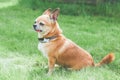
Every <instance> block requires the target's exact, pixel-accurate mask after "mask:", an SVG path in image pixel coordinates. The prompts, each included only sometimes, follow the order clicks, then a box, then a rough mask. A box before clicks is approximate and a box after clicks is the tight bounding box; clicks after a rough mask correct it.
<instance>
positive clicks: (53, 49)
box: [33, 8, 114, 75]
mask: <svg viewBox="0 0 120 80" xmlns="http://www.w3.org/2000/svg"><path fill="white" fill-rule="evenodd" d="M59 11H60V9H59V8H57V9H55V10H54V11H51V9H47V10H46V11H45V12H44V13H43V14H42V15H41V16H39V17H38V18H37V19H36V20H35V24H34V25H33V27H34V29H35V31H37V32H38V39H39V44H38V49H39V50H40V51H41V52H42V53H43V55H45V56H46V57H47V58H48V66H49V71H48V74H49V75H50V74H51V73H52V71H53V69H54V66H55V64H59V65H61V66H63V67H67V68H71V69H74V70H79V69H82V68H85V67H87V66H100V65H102V64H107V63H110V62H112V61H113V60H114V54H112V53H111V54H108V55H107V56H105V57H104V58H103V59H102V60H101V61H100V62H99V63H98V64H95V63H94V61H93V58H92V56H91V55H90V54H89V53H88V52H87V51H85V50H84V49H82V48H81V47H79V46H78V45H76V44H75V43H74V42H72V41H71V40H69V39H67V38H66V37H65V36H64V35H62V30H61V29H60V27H59V24H58V22H57V17H58V14H59Z"/></svg>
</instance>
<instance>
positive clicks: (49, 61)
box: [48, 57, 56, 75]
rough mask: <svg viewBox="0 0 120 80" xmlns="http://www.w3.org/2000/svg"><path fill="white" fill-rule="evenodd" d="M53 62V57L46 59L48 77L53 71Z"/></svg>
mask: <svg viewBox="0 0 120 80" xmlns="http://www.w3.org/2000/svg"><path fill="white" fill-rule="evenodd" d="M55 61H56V59H55V58H54V57H49V58H48V67H49V70H48V75H51V74H52V72H53V70H54V66H55Z"/></svg>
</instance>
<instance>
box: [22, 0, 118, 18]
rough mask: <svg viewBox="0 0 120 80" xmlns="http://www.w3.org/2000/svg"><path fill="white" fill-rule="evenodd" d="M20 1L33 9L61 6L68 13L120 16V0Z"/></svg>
mask: <svg viewBox="0 0 120 80" xmlns="http://www.w3.org/2000/svg"><path fill="white" fill-rule="evenodd" d="M20 3H21V4H22V5H24V6H26V7H29V8H31V9H33V10H37V9H42V10H45V9H47V8H48V7H51V8H56V7H59V8H61V13H62V14H67V15H75V16H76V15H103V16H120V0H21V1H20Z"/></svg>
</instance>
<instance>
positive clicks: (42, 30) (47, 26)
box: [33, 8, 61, 37]
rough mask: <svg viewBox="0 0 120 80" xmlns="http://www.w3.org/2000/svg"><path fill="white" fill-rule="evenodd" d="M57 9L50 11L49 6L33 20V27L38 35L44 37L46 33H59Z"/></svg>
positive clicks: (51, 34)
mask: <svg viewBox="0 0 120 80" xmlns="http://www.w3.org/2000/svg"><path fill="white" fill-rule="evenodd" d="M59 11H60V9H59V8H57V9H55V10H54V11H51V9H50V8H49V9H47V10H45V11H44V13H43V14H42V15H41V16H39V17H38V18H37V19H36V20H35V23H34V25H33V28H34V30H35V31H37V32H38V37H45V36H47V35H49V36H53V35H57V34H58V33H61V30H60V28H59V25H58V23H57V18H58V14H59Z"/></svg>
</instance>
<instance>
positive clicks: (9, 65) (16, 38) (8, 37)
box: [0, 0, 120, 80]
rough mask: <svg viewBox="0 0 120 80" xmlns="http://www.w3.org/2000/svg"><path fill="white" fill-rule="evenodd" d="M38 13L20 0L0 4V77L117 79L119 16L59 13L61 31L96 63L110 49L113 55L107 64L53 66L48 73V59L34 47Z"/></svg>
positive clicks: (12, 79) (1, 79) (7, 79)
mask: <svg viewBox="0 0 120 80" xmlns="http://www.w3.org/2000/svg"><path fill="white" fill-rule="evenodd" d="M5 1H6V0H5ZM11 1H12V0H11ZM13 1H14V0H13ZM2 2H3V1H2ZM41 14H42V11H41V9H40V10H31V9H30V8H27V7H23V6H20V5H19V4H16V5H15V6H9V7H1V8H0V80H56V79H57V80H120V18H119V17H118V18H117V17H107V16H89V15H86V16H82V15H81V16H69V15H62V14H60V16H59V18H58V22H59V24H60V27H61V28H62V30H63V34H64V35H65V36H66V37H68V38H70V39H71V40H72V41H74V42H75V43H77V44H78V45H79V46H81V47H83V48H84V49H86V50H87V51H88V52H90V53H91V55H92V56H93V58H94V61H95V62H96V63H97V62H99V61H100V60H101V59H102V58H103V57H104V56H105V55H107V54H108V53H110V52H113V53H115V56H116V59H115V61H114V62H112V63H111V64H109V65H104V66H102V67H96V68H95V67H88V68H86V69H82V70H80V71H69V70H66V69H64V68H56V69H55V71H54V72H53V74H52V76H50V77H48V76H47V75H46V73H47V70H48V69H47V68H45V66H47V59H46V58H44V57H43V56H42V54H41V53H40V52H39V51H38V49H37V44H38V40H37V33H36V32H35V31H34V30H33V28H32V25H33V23H34V20H35V18H36V17H37V16H39V15H41Z"/></svg>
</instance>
